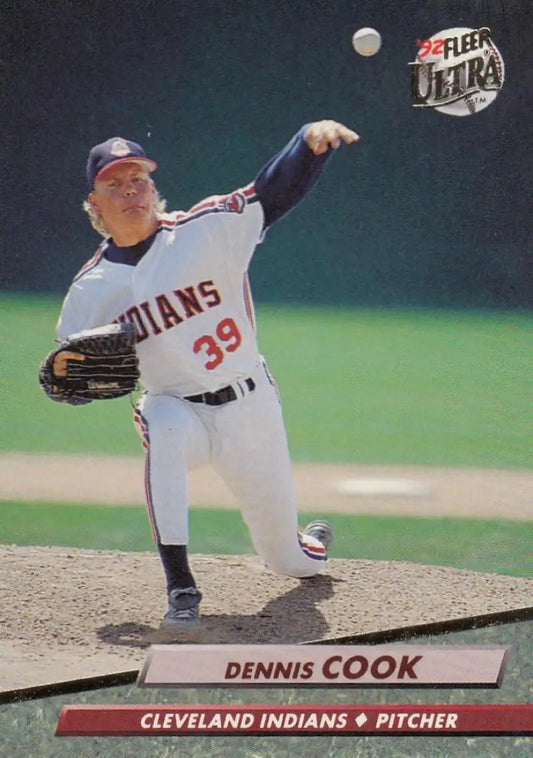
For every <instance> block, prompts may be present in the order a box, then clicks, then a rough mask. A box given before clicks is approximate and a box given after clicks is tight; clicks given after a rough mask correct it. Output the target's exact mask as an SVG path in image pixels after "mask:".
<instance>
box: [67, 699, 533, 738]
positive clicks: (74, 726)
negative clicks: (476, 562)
mask: <svg viewBox="0 0 533 758" xmlns="http://www.w3.org/2000/svg"><path fill="white" fill-rule="evenodd" d="M333 734H341V735H361V734H365V735H411V734H427V735H432V736H436V735H440V734H446V735H449V734H464V735H471V736H491V735H493V736H497V735H500V736H502V735H517V734H519V735H531V734H533V706H532V705H347V706H342V705H315V706H312V705H294V706H289V705H282V706H266V705H235V706H219V705H195V706H157V705H109V706H96V705H79V706H73V705H67V706H64V708H63V709H62V711H61V714H60V716H59V721H58V725H57V729H56V736H58V737H75V736H79V737H97V736H117V737H118V736H123V737H132V736H133V737H142V736H146V737H150V736H154V735H159V736H161V735H169V736H170V735H180V736H200V735H211V736H213V735H219V736H223V735H233V736H235V735H242V736H244V735H308V736H311V735H333Z"/></svg>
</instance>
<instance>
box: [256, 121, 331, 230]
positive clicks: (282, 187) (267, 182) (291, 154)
mask: <svg viewBox="0 0 533 758" xmlns="http://www.w3.org/2000/svg"><path fill="white" fill-rule="evenodd" d="M309 126H311V124H305V126H302V128H301V129H300V130H299V131H298V132H297V133H296V134H295V135H294V137H293V138H292V139H291V141H290V142H289V143H288V144H287V145H285V147H284V148H283V150H281V151H280V152H279V153H278V154H277V155H275V156H274V157H273V158H272V159H271V160H270V161H269V162H268V163H267V164H266V166H263V168H262V169H261V171H260V172H259V173H258V174H257V176H256V178H255V181H254V187H255V192H256V194H257V196H258V198H259V201H260V203H261V205H262V206H263V211H264V214H265V223H264V226H263V229H266V228H267V227H268V226H270V225H271V224H273V223H274V221H277V220H278V219H279V218H281V217H282V216H284V215H285V214H286V213H288V211H290V210H291V209H292V208H294V206H295V205H296V203H298V202H299V201H300V200H301V199H302V198H303V197H304V195H306V194H307V192H309V190H310V189H312V188H313V187H314V186H315V184H316V182H317V180H318V177H319V176H320V174H321V172H322V169H323V168H324V166H325V164H326V161H327V160H328V158H329V156H330V155H331V153H332V152H333V151H332V150H331V148H330V149H329V150H328V151H327V152H326V153H324V154H323V155H315V154H314V153H313V151H312V150H311V149H310V148H309V147H308V145H307V143H306V142H305V139H304V134H305V132H306V130H307V129H308V127H309Z"/></svg>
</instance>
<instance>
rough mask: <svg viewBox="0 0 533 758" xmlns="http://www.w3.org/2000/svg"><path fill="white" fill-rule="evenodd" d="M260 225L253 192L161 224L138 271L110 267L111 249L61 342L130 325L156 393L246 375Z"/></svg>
mask: <svg viewBox="0 0 533 758" xmlns="http://www.w3.org/2000/svg"><path fill="white" fill-rule="evenodd" d="M262 226H263V211H262V207H261V203H260V202H258V200H257V196H256V195H255V192H254V188H253V185H249V186H248V187H246V188H245V189H243V190H238V191H236V192H234V193H232V194H230V195H227V196H214V197H210V198H207V199H206V200H204V201H203V202H201V203H198V204H197V205H195V206H194V207H193V208H191V210H190V211H188V212H182V211H177V212H174V213H169V214H164V215H162V216H161V217H160V219H159V228H158V230H157V232H156V234H155V238H154V240H153V242H152V244H151V246H150V249H149V250H148V251H147V252H146V253H145V254H144V255H143V257H142V258H141V260H140V261H139V262H138V263H137V265H135V266H133V265H128V264H119V263H115V262H112V261H109V260H107V259H106V257H105V252H106V247H107V245H108V244H109V242H104V243H103V245H101V246H100V248H99V250H98V251H97V253H96V255H95V256H94V258H93V259H92V260H91V261H89V262H88V263H87V264H86V265H85V266H84V267H83V268H82V270H81V271H80V273H79V274H78V275H77V276H76V278H75V280H74V282H73V284H72V286H71V288H70V291H69V293H68V295H67V297H66V299H65V303H64V306H63V310H62V313H61V316H60V320H59V324H58V334H59V338H60V339H62V338H65V337H67V336H68V335H70V334H72V333H74V332H77V331H80V330H82V329H89V328H92V327H96V326H103V325H104V324H109V323H111V322H114V321H126V320H127V321H132V322H133V323H134V324H135V326H136V328H137V354H138V356H139V363H140V371H141V377H142V382H143V384H144V386H145V387H146V389H147V390H149V391H151V392H159V393H165V392H168V393H171V394H175V395H178V396H183V395H190V394H194V393H198V392H206V391H213V390H217V389H219V388H220V387H223V386H226V385H229V384H231V383H232V382H233V381H235V380H236V379H238V378H239V377H246V376H249V374H250V373H251V372H252V371H253V369H254V367H255V366H256V365H257V364H258V362H259V361H260V356H259V355H258V349H257V344H256V338H255V324H254V313H253V305H252V300H251V297H250V291H249V285H248V276H247V273H246V272H247V268H248V264H249V261H250V258H251V255H252V253H253V251H254V248H255V246H256V245H257V244H258V242H259V241H260V239H261V233H262Z"/></svg>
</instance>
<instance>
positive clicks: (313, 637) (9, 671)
mask: <svg viewBox="0 0 533 758" xmlns="http://www.w3.org/2000/svg"><path fill="white" fill-rule="evenodd" d="M0 561H1V563H2V566H3V572H2V573H3V577H4V581H3V582H2V586H1V587H0V598H1V600H2V609H3V612H2V614H1V618H0V631H1V634H0V655H1V657H2V661H3V665H2V668H1V674H0V690H4V691H6V690H12V689H18V688H26V687H35V686H39V685H43V684H51V683H53V682H58V681H70V680H73V679H78V678H85V677H94V676H103V675H106V674H113V673H118V672H121V671H131V670H135V669H139V668H141V666H142V664H143V663H144V660H145V657H146V651H147V647H148V646H149V644H150V641H153V635H154V633H155V632H156V630H157V629H158V627H159V622H160V620H161V618H162V616H163V614H164V612H165V611H166V593H165V589H164V582H163V573H162V569H161V566H160V563H159V558H158V556H157V555H156V554H155V553H123V552H116V551H102V550H78V549H75V548H65V547H17V546H0ZM191 566H192V569H193V571H194V574H195V577H196V579H197V582H198V585H199V587H200V588H201V590H202V592H203V595H204V599H203V601H202V621H201V625H200V636H199V639H198V641H200V642H202V643H204V644H205V643H249V644H263V643H269V644H272V643H274V644H275V643H285V644H296V643H302V642H312V641H315V642H316V641H320V640H325V639H338V638H342V637H349V636H351V635H360V634H365V633H373V632H380V631H383V630H388V629H395V628H403V627H411V626H417V625H420V624H428V623H431V622H446V621H450V620H455V619H467V618H470V617H472V616H478V615H485V614H491V613H500V612H501V613H503V612H505V611H515V610H517V609H520V608H527V607H528V606H531V605H532V598H533V581H531V580H528V579H518V578H513V577H507V576H499V575H497V574H480V573H477V572H473V571H463V570H458V569H451V568H444V567H440V566H426V565H422V564H416V563H408V562H385V561H383V562H382V561H380V562H376V561H367V560H340V559H332V560H329V561H328V562H327V564H326V565H325V569H324V572H323V573H322V574H320V575H318V576H316V577H313V578H311V579H303V580H299V579H291V578H287V577H280V576H277V575H275V574H273V573H272V572H270V571H269V570H268V569H266V568H264V566H263V565H262V563H261V561H260V560H259V559H257V558H255V557H253V556H221V555H192V556H191Z"/></svg>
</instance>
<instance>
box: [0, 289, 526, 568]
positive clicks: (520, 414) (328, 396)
mask: <svg viewBox="0 0 533 758" xmlns="http://www.w3.org/2000/svg"><path fill="white" fill-rule="evenodd" d="M3 301H4V314H5V316H4V318H3V319H2V321H1V323H0V338H1V340H2V344H3V346H4V348H3V355H4V360H3V361H2V367H1V370H2V375H1V388H2V414H3V425H4V426H5V429H6V432H5V433H3V434H2V446H3V449H4V450H6V451H7V450H9V451H16V450H19V451H27V452H82V453H83V452H86V453H104V454H125V455H128V454H139V453H140V448H139V442H138V438H137V435H136V433H135V432H134V430H133V427H132V424H131V407H130V401H129V399H127V398H126V399H122V400H118V401H114V402H109V403H105V402H103V403H93V404H92V405H90V406H87V407H83V408H72V407H70V406H64V405H61V404H58V403H52V402H51V401H49V400H48V399H47V398H46V397H45V396H44V394H43V393H42V392H41V390H40V389H39V387H38V384H37V368H38V364H39V361H40V360H41V359H42V357H44V355H45V354H46V353H47V352H48V351H49V350H50V349H51V348H52V347H53V344H54V343H53V339H54V336H55V334H54V328H55V321H56V318H57V314H58V311H59V308H60V299H59V298H58V297H54V296H37V295H34V296H30V295H27V296H18V295H14V294H10V295H4V297H3ZM257 320H258V335H259V344H260V347H261V350H262V351H263V353H264V354H265V356H266V357H267V360H268V362H269V366H270V368H271V370H272V372H273V373H274V375H275V376H276V378H277V381H278V384H279V386H280V390H281V393H282V398H283V404H284V412H285V418H286V422H287V430H288V435H289V441H290V445H291V451H292V455H293V458H294V459H295V460H300V461H323V462H352V463H370V464H372V463H380V464H383V463H392V464H401V463H406V464H430V465H431V464H433V465H446V466H463V467H472V466H481V467H494V468H529V467H530V466H531V462H532V460H531V454H530V447H529V446H528V444H527V440H528V436H529V435H530V431H531V428H532V414H531V404H530V402H529V400H530V398H529V386H528V383H529V380H530V374H531V367H530V358H529V356H530V354H531V347H532V343H533V339H532V336H533V331H532V329H531V325H532V319H531V317H530V316H528V315H527V314H523V313H522V314H520V313H478V312H471V313H455V312H444V311H442V312H440V311H412V312H410V311H366V310H335V309H308V308H292V309H287V308H274V307H260V308H258V309H257ZM7 356H9V360H6V357H7ZM2 512H3V514H2V515H3V517H4V518H3V519H2V521H3V526H2V529H1V531H0V542H3V543H6V542H7V543H9V542H14V543H17V544H61V545H71V546H79V547H87V548H103V549H121V550H146V549H151V535H150V532H149V528H148V524H147V517H146V515H145V514H144V512H143V510H142V509H139V508H118V509H110V508H99V507H97V506H95V507H89V506H81V507H80V506H62V505H54V504H42V505H33V504H29V503H19V504H14V503H9V502H4V503H2ZM465 515H467V514H465ZM335 524H336V526H337V527H338V529H337V533H338V535H339V537H338V539H337V540H336V545H335V551H334V555H335V557H347V558H349V557H364V558H369V559H373V560H414V561H417V562H422V563H434V564H440V565H450V566H456V567H458V568H469V569H475V570H480V571H495V572H497V573H502V574H514V575H518V576H527V575H529V574H530V568H529V565H528V554H529V552H530V550H531V538H530V531H528V530H527V528H526V526H525V525H524V524H520V523H517V522H514V523H513V522H506V521H476V520H469V519H465V520H460V521H459V520H451V519H416V518H388V519H387V518H374V517H352V516H338V517H336V519H335ZM191 533H192V543H191V550H192V551H194V552H205V553H242V552H249V551H250V550H251V546H250V542H249V538H248V535H247V532H246V530H245V528H244V526H243V524H242V520H241V518H240V515H239V514H238V513H231V512H227V511H226V512H224V511H206V510H198V511H193V512H192V514H191Z"/></svg>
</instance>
